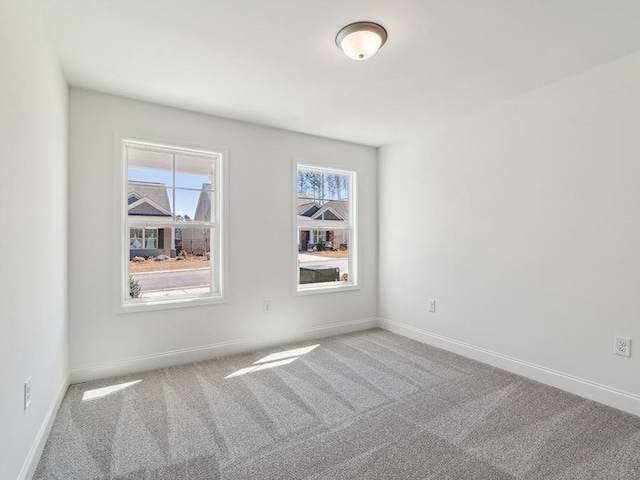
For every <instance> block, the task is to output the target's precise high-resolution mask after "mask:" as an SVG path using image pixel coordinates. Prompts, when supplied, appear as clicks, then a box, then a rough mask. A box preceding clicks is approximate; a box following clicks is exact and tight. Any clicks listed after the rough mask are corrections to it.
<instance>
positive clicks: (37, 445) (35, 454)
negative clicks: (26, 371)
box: [18, 373, 69, 480]
mask: <svg viewBox="0 0 640 480" xmlns="http://www.w3.org/2000/svg"><path fill="white" fill-rule="evenodd" d="M68 388H69V374H68V373H67V374H66V375H65V376H64V378H63V380H62V383H61V385H60V389H59V390H58V394H57V395H56V396H55V397H54V398H53V399H52V401H51V403H50V404H49V408H48V409H47V414H46V416H45V417H44V420H43V421H42V425H41V426H40V429H39V430H38V434H37V435H36V438H35V439H34V440H33V443H32V444H31V448H30V449H29V453H28V454H27V458H25V460H24V463H23V465H22V469H21V470H20V473H19V474H18V480H29V479H31V477H33V474H34V473H36V468H37V467H38V462H39V461H40V456H41V455H42V451H43V450H44V446H45V445H46V443H47V438H49V432H51V427H53V422H54V421H55V419H56V414H57V413H58V409H59V408H60V404H61V403H62V400H63V399H64V395H65V393H67V389H68Z"/></svg>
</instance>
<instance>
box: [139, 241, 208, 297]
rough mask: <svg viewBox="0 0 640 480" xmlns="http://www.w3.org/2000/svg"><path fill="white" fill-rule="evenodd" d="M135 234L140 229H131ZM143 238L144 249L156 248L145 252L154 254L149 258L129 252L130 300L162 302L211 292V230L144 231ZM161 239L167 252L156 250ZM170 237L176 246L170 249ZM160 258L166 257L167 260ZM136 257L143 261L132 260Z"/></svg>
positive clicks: (160, 249)
mask: <svg viewBox="0 0 640 480" xmlns="http://www.w3.org/2000/svg"><path fill="white" fill-rule="evenodd" d="M134 230H139V229H131V232H132V233H133V232H134ZM144 234H145V241H146V242H147V245H152V244H153V242H155V247H156V248H155V249H152V250H147V251H153V252H154V253H153V255H151V256H149V258H146V256H143V255H136V253H138V252H139V250H135V249H133V248H131V249H130V252H129V258H130V260H129V262H128V274H129V278H130V285H129V287H130V288H129V294H130V296H133V297H141V298H163V297H176V296H184V295H193V294H202V293H210V292H211V291H212V286H211V268H212V263H213V261H212V258H211V254H210V239H211V234H212V229H202V228H199V229H176V231H172V229H170V228H163V229H160V230H158V229H145V230H144ZM161 236H163V237H164V238H163V240H164V242H163V244H164V245H165V247H166V248H157V247H158V244H159V243H160V237H161ZM172 236H173V238H174V239H175V243H174V245H173V247H171V248H169V245H170V244H171V238H172ZM185 241H186V243H185ZM187 244H188V245H187ZM183 247H187V248H183ZM172 250H173V252H172ZM160 255H166V256H167V257H168V258H164V257H161V256H160ZM136 256H138V257H145V258H134V257H136ZM141 273H143V275H141Z"/></svg>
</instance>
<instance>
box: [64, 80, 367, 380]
mask: <svg viewBox="0 0 640 480" xmlns="http://www.w3.org/2000/svg"><path fill="white" fill-rule="evenodd" d="M69 105H70V106H69V108H70V112H69V115H70V174H69V195H70V197H69V202H70V210H69V211H70V219H69V221H70V241H69V244H70V247H69V248H70V270H69V279H70V292H72V294H71V297H70V304H69V308H70V348H69V351H70V365H71V373H72V380H75V381H78V380H85V379H89V378H97V377H101V376H109V375H114V374H119V373H123V372H128V371H137V370H141V369H147V368H154V367H158V366H162V365H169V364H173V363H177V362H184V361H191V360H197V359H199V358H207V357H211V356H214V355H221V354H226V353H229V352H234V351H240V350H245V349H248V348H254V347H255V346H257V345H261V344H273V343H278V342H283V341H287V340H291V339H296V338H310V337H316V336H321V335H327V334H332V333H339V332H343V331H349V330H355V329H358V328H367V327H370V326H373V325H375V322H376V319H375V315H376V308H377V302H376V295H377V277H376V254H377V240H376V232H377V210H376V188H377V162H376V150H375V149H373V148H369V147H363V146H359V145H353V144H348V143H344V142H338V141H332V140H327V139H322V138H317V137H311V136H306V135H300V134H295V133H291V132H286V131H282V130H275V129H270V128H264V127H259V126H255V125H249V124H245V123H239V122H233V121H229V120H224V119H219V118H215V117H209V116H205V115H200V114H195V113H191V112H187V111H182V110H176V109H172V108H168V107H163V106H158V105H152V104H148V103H142V102H137V101H133V100H129V99H124V98H119V97H114V96H108V95H103V94H98V93H94V92H89V91H85V90H76V89H72V90H71V94H70V104H69ZM115 133H121V134H127V135H130V136H136V135H142V136H143V137H144V138H148V137H151V138H155V139H158V140H161V141H166V142H170V143H177V144H187V145H204V146H206V145H214V146H221V147H227V148H228V150H229V171H230V173H229V179H230V182H229V183H230V185H229V229H230V231H229V238H230V244H231V245H230V252H229V253H230V258H229V270H230V282H229V289H228V298H229V303H227V304H223V305H211V306H199V307H190V308H184V309H173V310H163V311H153V312H143V313H127V314H116V313H115V312H114V305H113V289H114V288H115V285H114V278H115V277H116V275H117V274H116V269H117V268H118V266H119V259H118V252H117V246H118V245H117V232H116V230H117V228H116V225H115V223H116V222H114V218H117V217H116V215H117V212H118V210H117V205H116V202H115V200H114V189H115V188H116V187H115V186H116V180H115V179H116V178H117V171H118V170H117V169H118V166H117V162H116V161H115V155H114V134H115ZM294 157H302V158H304V159H306V160H308V161H310V162H313V161H319V162H324V163H325V164H328V165H335V166H339V167H342V168H349V169H356V170H357V171H358V172H359V180H360V184H359V187H360V189H359V201H360V229H361V230H360V240H361V241H360V260H361V261H360V264H361V270H360V284H361V289H360V290H358V291H351V292H342V293H332V294H323V295H309V296H294V295H293V290H294V285H293V275H294V271H295V270H294V268H295V262H294V260H295V258H294V254H293V250H292V249H294V248H296V245H295V243H294V240H293V238H294V237H293V235H292V232H293V230H292V229H293V215H292V209H293V191H292V189H293V188H294V186H293V185H294V183H293V181H294V180H293V172H294V171H293V158H294ZM267 299H268V300H271V301H272V312H271V313H269V314H265V313H263V311H262V303H263V300H267ZM335 324H340V326H338V327H336V326H335Z"/></svg>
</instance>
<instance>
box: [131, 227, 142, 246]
mask: <svg viewBox="0 0 640 480" xmlns="http://www.w3.org/2000/svg"><path fill="white" fill-rule="evenodd" d="M129 248H142V229H141V228H132V229H131V230H129Z"/></svg>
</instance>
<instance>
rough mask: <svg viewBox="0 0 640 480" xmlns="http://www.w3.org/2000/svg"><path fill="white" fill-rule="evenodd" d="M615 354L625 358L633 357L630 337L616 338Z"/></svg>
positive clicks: (614, 343)
mask: <svg viewBox="0 0 640 480" xmlns="http://www.w3.org/2000/svg"><path fill="white" fill-rule="evenodd" d="M613 353H615V354H616V355H622V356H623V357H630V356H631V339H630V338H628V337H619V336H617V335H616V336H615V337H614V339H613Z"/></svg>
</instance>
